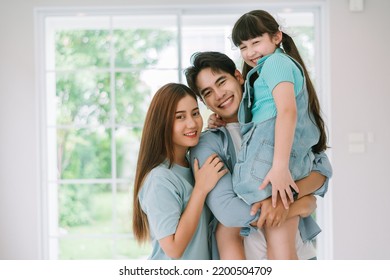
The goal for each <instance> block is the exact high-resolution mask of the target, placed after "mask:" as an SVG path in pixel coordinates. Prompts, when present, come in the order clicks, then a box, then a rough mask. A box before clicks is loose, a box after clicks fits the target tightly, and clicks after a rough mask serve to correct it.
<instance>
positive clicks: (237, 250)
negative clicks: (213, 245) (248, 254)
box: [215, 223, 245, 260]
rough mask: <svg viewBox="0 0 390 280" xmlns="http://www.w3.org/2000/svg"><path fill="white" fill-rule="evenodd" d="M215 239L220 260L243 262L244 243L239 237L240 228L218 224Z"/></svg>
mask: <svg viewBox="0 0 390 280" xmlns="http://www.w3.org/2000/svg"><path fill="white" fill-rule="evenodd" d="M215 237H216V239H217V245H218V251H219V257H220V258H221V260H245V252H244V243H243V238H242V237H241V236H240V228H234V227H225V226H224V225H222V224H221V223H219V224H218V226H217V229H216V232H215Z"/></svg>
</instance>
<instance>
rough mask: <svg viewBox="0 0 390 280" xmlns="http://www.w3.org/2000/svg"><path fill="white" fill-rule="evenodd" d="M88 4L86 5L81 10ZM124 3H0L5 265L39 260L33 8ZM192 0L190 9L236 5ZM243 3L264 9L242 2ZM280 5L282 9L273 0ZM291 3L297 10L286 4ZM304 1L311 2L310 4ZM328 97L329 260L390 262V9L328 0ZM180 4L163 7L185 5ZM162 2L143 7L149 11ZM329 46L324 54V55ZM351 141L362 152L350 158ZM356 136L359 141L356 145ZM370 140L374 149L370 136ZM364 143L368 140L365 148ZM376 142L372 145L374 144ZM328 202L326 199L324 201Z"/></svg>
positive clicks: (0, 230) (370, 2)
mask: <svg viewBox="0 0 390 280" xmlns="http://www.w3.org/2000/svg"><path fill="white" fill-rule="evenodd" d="M80 2H82V3H80ZM132 2H133V3H137V2H139V1H137V0H134V1H129V0H128V1H125V0H123V1H120V0H110V1H108V0H88V1H76V0H31V1H24V0H13V1H2V2H1V3H0V40H1V41H0V259H39V258H41V256H42V254H41V252H40V247H41V246H40V234H39V230H40V221H39V209H40V201H39V197H40V193H39V191H40V190H39V184H38V182H39V170H38V166H37V165H38V162H39V158H38V156H39V154H38V152H37V147H38V135H39V133H38V126H37V124H38V120H37V116H38V112H37V111H36V107H37V106H36V105H37V100H36V92H35V86H36V85H35V81H34V70H35V68H34V67H35V65H34V17H33V9H34V7H53V6H60V7H66V6H77V5H78V6H88V5H94V4H95V5H99V6H103V5H129V4H131V3H132ZM236 2H237V1H233V0H218V1H217V0H188V1H186V2H185V3H186V4H201V3H205V4H221V5H226V4H228V3H232V4H236ZM245 2H246V3H260V4H259V8H261V3H264V2H267V1H259V0H257V1H255V0H246V1H245ZM272 2H282V1H272ZM289 2H291V1H289ZM300 2H311V1H310V0H306V1H300ZM322 2H326V3H328V12H329V19H330V23H329V33H330V38H331V41H330V45H329V47H330V49H329V53H330V56H329V65H330V71H329V73H330V81H331V84H330V86H329V88H330V92H331V104H330V105H331V112H332V116H331V120H332V123H331V124H330V128H331V131H330V132H331V146H332V160H333V167H334V172H335V175H334V178H333V184H332V188H333V190H332V194H331V195H332V211H333V222H334V223H333V231H334V234H333V242H334V247H333V248H331V249H332V250H333V254H334V255H333V256H334V258H335V259H390V241H388V234H389V232H390V222H389V220H390V219H389V218H388V217H387V213H390V203H388V200H389V199H390V186H389V184H388V180H387V173H386V172H389V171H388V170H387V169H388V168H389V167H390V164H389V163H388V158H390V151H389V148H388V147H387V145H388V143H390V132H389V125H388V124H386V120H389V119H390V116H389V115H390V111H389V110H386V108H385V106H387V104H390V94H389V93H390V92H389V91H390V90H389V89H388V87H387V83H386V79H390V75H389V74H390V71H389V68H388V66H389V65H390V56H389V55H388V53H387V47H388V44H389V39H388V30H387V28H388V26H390V17H389V16H388V13H389V11H390V1H387V0H365V1H364V2H365V10H364V11H363V12H361V13H352V12H350V11H349V9H348V2H349V1H347V0H328V1H325V0H324V1H322ZM182 3H183V1H180V0H176V1H175V0H171V1H164V4H165V5H167V4H182ZM149 4H157V5H161V1H158V0H155V1H151V0H149V1H148V0H144V1H143V5H149ZM325 47H328V46H325ZM351 133H358V134H359V135H361V134H362V135H363V137H364V142H363V146H364V148H365V152H363V153H351V152H349V148H350V146H351V145H350V144H351V143H349V142H348V139H349V138H348V137H349V135H350V134H351ZM359 135H358V136H359ZM369 135H372V138H373V139H372V140H370V139H367V136H369ZM366 140H367V141H366ZM368 140H370V141H368ZM326 199H328V200H329V201H330V199H331V198H330V197H328V198H326Z"/></svg>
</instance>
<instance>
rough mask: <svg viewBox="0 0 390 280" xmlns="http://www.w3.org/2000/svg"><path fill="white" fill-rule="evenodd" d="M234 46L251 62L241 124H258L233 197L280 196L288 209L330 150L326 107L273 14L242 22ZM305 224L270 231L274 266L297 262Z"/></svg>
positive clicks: (249, 133) (247, 130)
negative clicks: (285, 261)
mask: <svg viewBox="0 0 390 280" xmlns="http://www.w3.org/2000/svg"><path fill="white" fill-rule="evenodd" d="M232 40H233V43H234V44H235V45H236V46H238V47H239V48H240V52H241V55H242V58H243V59H244V61H245V65H244V69H243V74H244V75H246V84H245V93H244V96H243V99H242V102H241V105H240V110H239V121H240V122H241V123H248V122H249V123H252V124H253V125H251V124H249V125H244V126H243V131H242V132H243V133H244V136H243V144H242V146H241V151H240V154H239V156H238V161H237V163H236V165H235V167H234V172H233V185H234V190H235V192H236V193H237V194H238V195H239V196H240V197H241V198H242V199H243V200H244V201H245V202H246V203H248V204H253V203H255V202H258V201H261V200H264V199H266V198H268V197H270V196H272V204H273V205H275V204H276V199H277V198H278V196H279V198H280V199H281V200H282V202H283V204H284V206H285V207H286V209H287V208H288V207H289V203H290V202H289V201H291V202H292V201H294V196H296V195H297V193H298V192H299V190H298V187H297V186H296V184H295V182H294V181H296V180H298V179H301V178H303V177H306V176H307V175H308V174H309V173H310V171H311V169H312V163H313V158H314V153H319V152H321V151H324V150H325V149H326V140H327V137H326V133H325V129H324V122H323V120H322V118H321V116H320V107H319V101H318V98H317V95H316V92H315V90H314V87H313V85H312V82H311V80H310V78H309V75H308V73H307V70H306V68H305V65H304V63H303V61H302V59H301V57H300V55H299V52H298V50H297V48H296V46H295V44H294V41H293V40H292V38H291V37H290V36H289V35H287V34H286V33H284V32H282V31H281V28H280V26H279V24H278V23H277V22H276V20H275V19H274V18H273V17H272V16H271V15H270V14H269V13H268V12H266V11H262V10H255V11H251V12H249V13H246V14H244V15H243V16H241V17H240V18H239V19H238V21H237V22H236V23H235V25H234V27H233V31H232ZM282 48H283V49H282ZM251 68H253V69H251ZM248 70H250V71H248ZM253 74H255V75H256V76H257V77H256V80H255V81H254V79H253V77H252V75H253ZM245 106H249V107H250V110H247V108H245ZM246 112H249V114H248V113H246ZM259 189H260V190H259ZM298 222H299V219H298V218H291V219H289V220H287V221H286V222H285V223H284V224H283V225H282V226H280V227H266V228H265V235H266V239H267V246H268V252H267V253H268V258H269V259H297V255H296V249H295V236H296V232H297V228H298Z"/></svg>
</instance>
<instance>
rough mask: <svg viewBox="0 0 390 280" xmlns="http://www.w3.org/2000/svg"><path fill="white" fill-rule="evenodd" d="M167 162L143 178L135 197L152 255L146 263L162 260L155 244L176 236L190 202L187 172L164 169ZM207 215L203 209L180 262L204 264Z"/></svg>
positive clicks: (207, 253) (190, 177) (175, 167)
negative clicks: (202, 261)
mask: <svg viewBox="0 0 390 280" xmlns="http://www.w3.org/2000/svg"><path fill="white" fill-rule="evenodd" d="M168 166H169V165H168V162H167V161H165V162H164V163H162V164H160V165H159V166H157V167H156V168H154V169H153V170H152V171H150V173H149V174H148V175H147V177H146V178H145V181H144V183H143V185H142V188H141V191H140V193H139V196H138V198H139V201H140V204H141V208H142V210H143V211H144V212H145V213H146V215H147V216H148V222H149V229H150V235H151V236H150V237H151V242H152V248H153V250H152V253H151V255H150V256H149V259H155V260H166V259H171V258H170V257H168V256H167V255H166V254H165V253H164V251H163V250H162V248H161V247H160V244H159V242H158V240H160V239H162V238H164V237H167V236H169V235H172V234H174V233H175V232H176V228H177V225H178V223H179V219H180V217H181V215H182V213H183V212H184V209H185V207H186V206H187V203H188V201H189V199H190V196H191V193H192V190H193V186H194V182H195V181H194V177H193V175H192V171H191V169H190V168H185V167H182V166H180V165H176V164H174V165H173V166H172V167H171V168H168ZM210 220H211V213H210V211H209V209H208V208H207V206H206V205H205V206H204V208H203V210H202V214H201V217H200V220H199V224H198V227H197V229H196V231H195V234H194V236H193V238H192V240H191V241H190V243H189V244H188V246H187V248H186V250H185V252H184V254H183V256H182V258H181V259H183V260H208V259H210V258H211V255H210V248H209V223H210Z"/></svg>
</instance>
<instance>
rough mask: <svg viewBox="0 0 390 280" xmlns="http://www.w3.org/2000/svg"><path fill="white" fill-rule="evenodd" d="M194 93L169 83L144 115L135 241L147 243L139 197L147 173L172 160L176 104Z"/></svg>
mask: <svg viewBox="0 0 390 280" xmlns="http://www.w3.org/2000/svg"><path fill="white" fill-rule="evenodd" d="M187 95H189V96H192V97H193V98H194V99H195V100H196V95H195V93H194V92H193V91H192V90H191V89H190V88H189V87H187V86H185V85H183V84H176V83H169V84H166V85H164V86H162V87H161V88H160V89H159V90H158V91H157V92H156V94H155V95H154V97H153V99H152V102H151V103H150V106H149V109H148V112H147V114H146V118H145V123H144V128H143V130H142V138H141V145H140V149H139V154H138V161H137V169H136V173H135V182H134V194H133V233H134V236H135V238H136V239H137V241H138V242H141V243H142V242H145V241H147V240H149V237H150V234H149V224H148V218H147V216H146V214H145V213H144V212H143V211H142V209H141V205H140V203H139V200H138V194H139V192H140V190H141V187H142V183H143V181H144V179H145V177H146V176H147V175H148V173H149V172H150V171H151V170H152V169H153V168H155V167H157V166H158V165H160V164H161V163H162V162H163V161H164V160H166V159H167V160H168V161H169V164H170V166H171V165H172V163H173V159H174V150H173V141H172V131H173V122H174V119H175V112H176V108H177V104H178V103H179V101H180V100H181V99H182V98H184V97H185V96H187Z"/></svg>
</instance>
